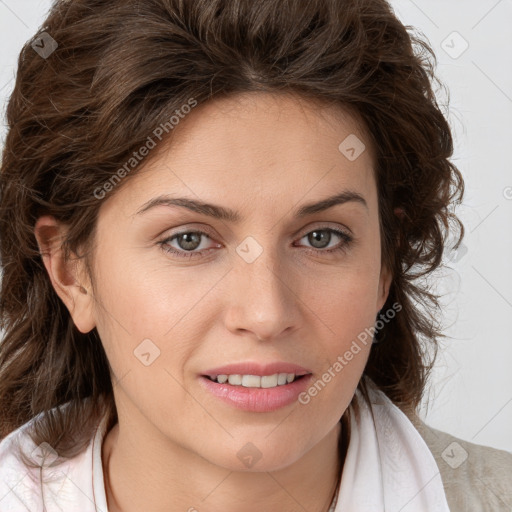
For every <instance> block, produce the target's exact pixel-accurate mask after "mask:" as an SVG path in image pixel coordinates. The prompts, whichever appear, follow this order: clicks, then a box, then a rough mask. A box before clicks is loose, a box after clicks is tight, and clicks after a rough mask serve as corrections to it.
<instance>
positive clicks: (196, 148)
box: [121, 92, 373, 213]
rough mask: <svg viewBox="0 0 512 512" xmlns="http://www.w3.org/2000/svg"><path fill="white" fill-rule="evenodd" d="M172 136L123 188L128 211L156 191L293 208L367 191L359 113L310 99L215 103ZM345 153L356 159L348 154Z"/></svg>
mask: <svg viewBox="0 0 512 512" xmlns="http://www.w3.org/2000/svg"><path fill="white" fill-rule="evenodd" d="M170 135H171V136H170V137H169V138H168V139H165V138H164V139H163V140H162V142H160V144H159V145H158V146H157V147H156V148H155V149H154V150H153V153H152V154H151V155H149V156H150V158H148V159H147V160H148V161H147V162H143V164H142V165H141V169H140V170H139V171H138V172H137V174H136V175H135V176H133V177H131V178H130V182H131V183H129V184H128V183H127V184H126V185H127V187H126V190H125V191H124V192H123V194H124V199H125V202H128V203H129V204H130V205H131V206H132V209H136V207H137V206H138V205H139V206H140V204H142V203H143V202H145V201H147V200H148V199H149V198H150V197H151V196H152V195H155V194H156V193H157V192H158V193H173V192H179V193H180V194H181V195H183V193H187V195H192V196H196V199H197V198H200V199H204V200H209V199H212V197H215V199H216V201H215V202H219V201H223V200H225V201H228V200H229V198H231V199H232V198H233V197H235V199H236V200H237V201H239V203H238V204H241V203H243V202H244V198H245V199H249V198H251V197H252V198H254V197H255V196H256V195H257V196H259V197H262V198H264V197H267V198H268V199H269V200H270V199H271V198H272V199H274V200H281V199H284V198H286V197H287V196H289V197H290V200H291V201H292V202H296V201H298V200H299V199H300V198H301V197H305V196H306V195H307V194H308V192H309V191H311V194H312V195H314V196H315V197H318V196H319V194H320V195H325V196H327V195H332V193H333V188H334V187H336V189H340V188H347V187H350V188H352V189H359V190H360V191H361V192H362V193H364V191H365V190H366V191H368V189H369V188H370V187H372V185H373V154H372V148H371V144H370V142H369V140H368V137H367V136H366V134H365V130H364V126H363V124H362V122H361V121H360V119H359V118H358V116H357V114H356V113H355V112H354V111H353V110H350V109H348V108H347V109H345V108H342V107H340V106H338V105H328V104H327V103H325V102H322V101H319V100H316V99H315V100H312V99H306V98H303V97H300V96H297V95H292V94H284V93H262V92H251V93H244V94H240V95H236V96H230V97H225V98H221V99H215V100H211V101H208V102H206V103H203V104H200V105H198V106H197V107H195V108H194V109H193V110H192V111H191V112H190V113H189V114H187V115H186V116H184V118H183V119H181V120H180V122H179V124H178V125H177V126H176V127H175V128H174V130H173V131H172V132H171V134H170ZM347 141H348V142H347ZM349 146H353V147H355V149H356V151H358V152H360V154H359V155H357V154H356V156H357V158H355V159H352V158H351V154H350V153H346V150H347V149H349V150H350V147H349ZM362 147H364V149H362ZM352 155H353V154H352ZM123 194H121V195H123ZM305 199H307V198H305ZM370 200H371V199H370ZM132 213H133V212H132Z"/></svg>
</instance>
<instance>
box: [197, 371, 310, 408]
mask: <svg viewBox="0 0 512 512" xmlns="http://www.w3.org/2000/svg"><path fill="white" fill-rule="evenodd" d="M312 378H313V374H312V373H307V374H303V375H295V374H293V373H292V374H287V373H280V374H273V375H263V376H262V375H251V374H248V375H241V374H230V375H228V374H219V375H200V376H199V382H200V384H201V387H202V388H203V389H204V391H206V393H207V394H208V395H210V396H212V397H214V398H215V399H217V400H219V401H220V402H222V403H224V404H227V405H229V406H230V407H235V408H237V409H240V410H243V411H246V412H258V413H263V412H273V411H276V410H278V409H281V408H283V407H286V406H289V405H292V404H294V403H296V402H297V400H298V399H299V396H300V395H301V394H302V393H304V392H305V391H306V389H307V388H308V386H309V385H310V382H311V380H312Z"/></svg>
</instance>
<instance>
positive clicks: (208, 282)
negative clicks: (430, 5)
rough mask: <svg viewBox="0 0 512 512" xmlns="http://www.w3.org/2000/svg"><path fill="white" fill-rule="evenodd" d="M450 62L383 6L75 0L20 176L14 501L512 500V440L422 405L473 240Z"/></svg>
mask: <svg viewBox="0 0 512 512" xmlns="http://www.w3.org/2000/svg"><path fill="white" fill-rule="evenodd" d="M414 45H417V46H418V48H417V50H420V51H416V49H414ZM428 54H430V55H432V53H431V49H430V48H429V46H428V45H427V44H426V43H425V42H423V41H421V40H419V39H416V38H415V37H414V36H411V35H409V34H408V32H407V31H406V29H405V27H404V26H403V25H402V24H401V23H400V22H399V21H398V20H397V19H396V17H395V15H394V13H393V12H392V10H391V8H390V6H389V5H388V4H387V3H386V2H385V1H383V0H371V1H366V2H364V3H363V2H357V1H355V0H348V1H344V2H334V1H331V0H318V1H316V2H298V1H292V0H289V1H279V2H277V1H275V0H260V1H259V2H249V1H244V0H224V1H213V0H195V1H189V2H184V1H182V0H145V1H142V2H141V1H139V2H135V1H123V2H121V1H117V0H109V1H99V0H72V1H58V2H56V3H55V4H54V5H53V8H52V10H51V12H50V14H49V16H48V18H47V19H46V21H45V23H44V26H43V31H42V32H41V33H40V34H38V36H36V38H34V40H33V41H31V42H29V43H27V45H26V46H25V48H24V49H23V50H22V53H21V57H20V60H19V67H18V76H17V82H16V86H15V89H14V92H13V94H12V97H11V98H10V101H9V104H8V109H7V120H8V125H9V132H8V135H7V139H6V144H5V148H4V152H3V161H2V168H1V174H0V192H1V196H2V206H1V210H0V221H1V229H2V237H1V246H0V250H1V258H2V265H3V268H4V275H3V282H2V289H1V299H0V307H1V318H2V328H3V329H4V332H5V334H4V338H3V341H2V344H1V345H0V375H1V378H0V407H1V410H2V415H3V417H4V422H3V425H2V437H3V440H2V442H1V443H0V476H1V478H0V480H1V482H2V483H1V484H0V500H1V501H0V508H2V510H3V509H6V510H15V511H17V510H27V509H28V510H39V509H46V510H77V511H92V510H102V511H106V510H107V509H108V510H109V511H110V512H118V511H123V512H127V511H132V510H133V511H139V510H150V511H164V510H165V511H169V510H173V511H175V510H183V511H185V510H188V511H190V512H191V511H203V510H208V511H220V510H223V511H235V510H237V511H239V510H244V511H246V512H252V511H260V510H265V511H271V512H272V511H278V510H279V511H283V510H286V511H292V510H293V511H295V510H308V511H318V512H325V511H337V512H340V511H353V510H357V511H358V512H364V511H372V512H373V511H376V510H382V511H384V510H386V511H388V510H401V511H404V512H405V511H429V512H431V511H448V510H465V511H466V510H479V511H480V510H509V507H510V503H511V501H510V490H511V487H512V486H511V485H510V481H509V477H508V475H507V473H506V471H509V469H510V467H511V466H512V463H511V458H512V455H511V454H508V453H507V452H501V451H499V450H493V449H490V448H485V447H478V446H477V445H472V444H470V443H465V442H464V441H461V440H455V438H453V437H451V436H449V435H448V434H445V433H441V432H438V431H435V430H434V429H429V428H428V427H427V426H426V425H424V424H423V423H422V422H421V421H420V420H419V418H418V417H417V416H416V413H415V411H416V407H417V406H418V404H419V402H420V400H421V396H422V394H423V390H424V389H425V386H426V382H427V378H428V375H429V371H430V369H431V367H432V364H433V358H432V359H431V360H429V359H428V357H427V351H426V350H425V346H426V345H428V346H429V347H432V348H433V349H435V348H436V342H437V340H438V339H439V338H440V337H441V336H442V333H441V331H440V327H439V325H438V323H437V322H436V321H435V319H436V317H437V314H438V309H439V306H438V302H437V297H436V296H435V295H433V294H431V293H430V292H429V291H428V290H427V289H426V288H424V287H422V286H420V285H419V284H418V283H417V282H415V280H416V279H417V277H418V276H421V275H423V276H428V275H429V274H430V273H431V272H433V271H434V270H435V269H436V268H437V267H438V266H439V265H440V264H441V256H442V252H443V245H444V241H445V240H446V236H447V234H448V232H449V231H450V229H449V228H450V225H449V221H454V223H455V225H456V226H458V227H459V228H460V238H459V242H460V240H461V239H462V236H463V234H464V229H463V226H462V223H461V222H460V220H459V219H458V218H457V217H456V216H455V215H454V214H453V213H451V212H450V211H449V210H450V208H451V207H452V206H453V205H454V204H455V203H457V202H460V200H461V199H462V196H463V190H464V185H463V180H462V176H461V174H460V172H459V171H458V169H457V168H456V167H455V166H454V165H453V164H452V163H451V162H450V161H449V160H448V158H449V157H450V156H451V154H452V150H453V148H452V138H451V134H450V130H449V126H448V124H447V122H446V120H445V118H444V117H443V115H442V113H441V111H440V110H439V108H438V106H437V104H436V101H435V96H434V93H433V91H432V81H433V80H434V79H435V77H434V74H433V70H432V64H431V62H430V60H429V59H428ZM432 56H433V55H432ZM421 305H423V306H424V307H420V306H421ZM453 443H456V444H457V446H455V444H453ZM446 449H448V450H449V452H447V453H448V456H447V455H446V453H444V451H445V450H446ZM450 450H451V451H450ZM461 450H464V451H465V452H466V453H467V454H469V457H467V458H466V459H467V460H462V459H463V458H464V457H463V453H462V451H461ZM480 452H482V453H480ZM451 454H453V455H451ZM473 454H479V457H478V459H477V460H476V462H473V458H474V457H473ZM450 457H451V458H450ZM446 460H449V461H450V465H448V464H447V463H446V462H445V461H446ZM485 463H493V464H494V463H500V464H502V467H501V469H499V470H498V468H495V469H494V473H493V474H492V482H493V484H494V487H493V486H489V485H485V482H484V485H483V486H482V485H481V484H480V483H479V482H480V481H482V478H489V475H488V474H487V475H486V476H483V475H482V474H481V473H480V471H481V470H482V467H483V464H485ZM443 464H444V466H443ZM507 468H508V469H507ZM454 475H455V476H456V477H455V478H454ZM477 485H480V486H481V487H483V488H484V489H485V491H482V492H480V491H478V492H476V496H475V495H473V496H472V495H471V494H470V493H469V491H468V489H469V490H471V489H475V488H476V487H475V486H477ZM496 489H499V492H496ZM468 496H469V497H471V499H473V500H474V501H473V502H472V503H466V502H465V501H464V499H465V498H466V497H468ZM507 500H508V501H507ZM499 507H501V508H499ZM507 507H508V508H507Z"/></svg>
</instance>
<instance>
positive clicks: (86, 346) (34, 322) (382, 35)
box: [0, 0, 464, 457]
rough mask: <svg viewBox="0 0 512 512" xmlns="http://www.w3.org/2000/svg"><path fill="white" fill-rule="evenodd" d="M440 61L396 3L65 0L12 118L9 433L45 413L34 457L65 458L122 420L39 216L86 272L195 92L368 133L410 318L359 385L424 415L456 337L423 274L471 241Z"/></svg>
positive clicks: (388, 241) (6, 353)
mask: <svg viewBox="0 0 512 512" xmlns="http://www.w3.org/2000/svg"><path fill="white" fill-rule="evenodd" d="M42 32H47V33H48V34H49V35H50V36H51V37H52V38H53V39H54V40H55V41H56V42H57V45H58V46H57V48H56V49H55V50H54V51H53V53H51V55H49V56H46V58H44V57H42V56H40V55H39V54H38V53H37V52H36V51H35V50H34V48H33V47H32V45H31V43H32V42H34V41H35V40H36V37H39V35H40V34H41V33H42ZM435 66H436V57H435V55H434V53H433V50H432V49H431V47H430V45H429V42H428V41H427V40H425V38H422V37H421V36H420V35H418V34H417V33H416V32H415V31H413V30H412V27H409V26H404V25H403V24H402V23H401V22H400V21H399V20H398V19H397V17H396V16H395V13H394V12H393V9H392V8H391V6H390V5H389V4H388V3H387V2H386V1H385V0H364V1H362V0H343V1H342V0H315V1H314V2H305V1H300V0H258V1H257V2H255V1H252V0H189V1H184V0H138V1H134V0H122V1H121V0H72V1H64V0H61V1H55V2H54V4H53V5H52V7H51V10H50V12H49V14H48V16H47V18H46V20H45V21H44V23H43V24H42V26H41V28H40V30H39V31H38V34H37V35H36V36H34V38H33V39H31V40H30V41H28V42H27V43H26V44H25V45H24V47H23V48H22V50H21V52H20V55H19V60H18V68H17V76H16V82H15V87H14V90H13V92H12V95H11V96H10V99H9V102H8V105H7V111H6V114H7V116H6V117H7V126H8V132H7V137H6V141H5V147H4V148H3V154H2V163H1V172H0V196H1V206H0V229H1V234H0V237H1V238H0V258H1V265H2V267H3V279H2V283H1V293H0V327H1V328H2V330H3V331H4V334H3V340H2V342H1V343H0V411H1V416H2V423H1V431H0V436H1V437H4V436H6V435H7V434H9V433H10V432H12V431H13V430H14V429H16V428H17V427H19V426H21V425H23V424H24V423H26V422H28V421H29V420H30V419H32V418H34V417H35V416H36V415H40V420H39V419H38V421H37V422H35V425H34V431H33V432H32V433H31V436H32V439H33V440H34V442H35V443H36V445H39V444H40V443H41V442H42V441H46V442H48V443H49V444H50V445H51V446H52V447H53V448H54V449H55V450H56V451H57V452H58V454H59V455H60V456H61V457H71V456H74V455H76V454H77V453H79V452H80V451H82V450H83V449H84V448H85V446H86V444H87V443H88V441H89V439H90V436H91V432H92V428H93V426H94V425H95V424H96V422H97V420H98V417H99V415H103V414H105V413H106V414H108V415H109V423H108V424H109V428H110V427H111V426H112V425H113V424H114V423H115V422H116V421H117V412H116V406H115V402H114V396H113V391H112V385H113V384H112V378H111V373H110V366H109V363H108V360H107V358H106V355H105V352H104V350H103V347H102V344H101V340H100V339H99V336H98V334H97V331H96V329H93V330H92V331H91V332H89V333H87V334H84V333H81V332H80V331H78V329H77V328H76V326H75V325H74V323H73V320H72V318H71V316H70V314H69V311H68V309H67V308H66V306H65V305H64V303H63V302H62V301H61V300H60V298H59V297H58V295H57V294H56V292H55V291H54V289H53V287H52V284H51V281H50V279H49V276H48V274H47V272H46V269H45V266H44V264H43V262H42V258H41V254H40V252H39V249H38V245H37V242H36V239H35V236H34V225H35V222H36V220H37V218H38V217H39V216H41V215H45V214H48V215H53V216H54V217H55V218H56V219H58V220H60V221H61V222H63V223H66V224H67V225H68V226H69V231H68V233H67V237H66V238H65V239H64V240H63V242H62V249H63V251H64V254H65V255H66V257H71V254H79V249H80V248H83V247H87V248H89V250H86V251H85V252H84V253H83V254H81V255H79V257H80V258H85V260H84V261H85V262H86V264H87V268H89V269H91V268H93V267H92V266H91V265H92V259H91V250H90V248H91V247H93V246H94V236H95V225H96V221H97V214H98V209H99V208H100V206H101V204H102V202H103V201H104V200H105V199H108V197H110V195H109V194H114V193H115V192H116V190H119V189H120V187H121V186H122V185H123V184H125V183H126V182H127V181H128V180H129V179H130V178H131V176H133V175H135V173H136V172H137V169H134V170H133V171H131V173H130V174H129V175H127V176H126V177H124V179H123V181H122V183H120V184H119V185H118V186H117V187H116V190H114V191H112V192H110V193H109V194H107V195H106V198H105V199H98V198H97V197H96V196H97V194H95V191H97V190H98V187H100V186H103V184H104V183H105V182H106V181H108V180H109V179H110V180H111V179H112V177H113V176H114V175H115V174H116V171H118V170H119V167H120V166H121V165H122V164H123V163H124V162H126V161H127V160H128V159H129V158H130V157H131V156H132V154H133V152H134V151H135V150H137V149H139V148H140V147H141V146H143V145H144V144H145V143H146V142H147V138H148V135H150V134H151V133H153V131H154V130H155V129H156V128H157V127H158V126H160V125H161V124H162V123H165V122H167V121H168V120H169V117H170V115H172V113H174V112H175V111H176V110H177V109H178V110H179V109H180V108H181V107H182V106H183V105H185V104H187V103H188V102H189V100H190V99H191V98H194V99H195V101H197V102H198V104H201V103H203V102H205V101H208V100H209V99H211V98H215V97H221V96H229V95H233V94H237V93H243V92H251V91H268V92H289V93H295V94H299V95H301V96H302V97H305V98H309V99H310V100H314V101H321V102H323V103H325V104H326V105H327V106H333V107H334V106H340V107H342V108H345V109H347V110H350V111H353V112H356V113H357V114H358V116H359V117H358V119H360V120H361V121H362V122H363V126H364V128H365V131H366V133H367V136H368V137H369V141H370V142H371V146H372V147H373V148H374V151H375V169H374V171H375V177H376V182H377V188H378V197H379V221H380V233H381V242H382V263H383V264H386V265H387V266H388V268H390V270H391V271H392V275H393V281H392V285H391V288H390V291H389V297H388V300H387V302H386V304H385V305H384V307H383V310H388V309H390V308H391V305H392V304H400V306H401V310H400V312H399V313H398V314H396V316H395V318H394V319H393V320H392V321H389V322H386V323H385V325H384V327H383V328H382V329H381V330H379V331H378V332H377V333H376V334H375V336H376V338H375V341H376V342H375V343H374V344H373V345H372V349H371V352H370V357H369V360H368V363H367V365H366V367H365V370H364V374H363V375H366V376H368V377H369V378H371V379H372V380H373V382H374V383H375V384H376V385H377V386H378V387H379V388H380V389H381V390H382V391H384V392H385V393H386V394H387V396H388V397H389V398H390V399H391V400H392V401H393V402H394V403H395V404H397V405H399V406H401V407H404V408H405V407H412V408H414V409H415V408H416V407H417V406H418V404H419V403H420V401H421V399H422V396H423V392H424V389H425V386H426V383H427V380H428V377H429V373H430V370H431V368H432V366H433V364H434V360H435V356H436V355H437V348H438V340H439V338H440V337H442V336H443V337H444V336H445V335H444V334H442V332H441V325H440V322H438V321H437V319H438V318H439V317H440V316H441V315H440V305H439V303H438V298H439V297H438V296H437V295H435V294H433V293H431V291H430V290H429V288H428V287H427V285H426V284H420V283H419V282H418V278H422V277H426V276H429V275H430V274H431V273H432V272H434V271H435V270H436V269H437V268H438V267H439V266H441V265H442V264H443V261H442V256H443V251H444V247H445V245H446V242H447V239H448V235H449V233H450V232H451V230H452V228H453V227H457V228H459V231H460V237H459V238H458V241H457V244H456V246H455V248H457V247H458V245H459V244H460V242H461V241H462V238H463V236H464V226H463V225H462V222H461V221H460V220H459V219H458V218H457V216H456V215H455V213H454V212H453V211H452V206H454V205H456V204H457V203H460V202H461V201H462V197H463V193H464V182H463V178H462V175H461V173H460V171H459V170H458V169H457V167H456V166H455V165H454V164H453V163H451V162H450V161H449V157H450V156H451V155H452V152H453V142H452V135H451V133H450V127H449V125H448V122H447V120H446V119H445V117H444V115H443V112H442V111H441V109H440V107H439V105H438V103H437V100H436V96H435V90H434V84H438V85H440V86H442V88H443V90H444V89H446V88H445V87H444V86H443V84H442V83H441V82H440V81H439V79H438V78H437V77H436V76H435V74H434V68H435ZM169 133H172V132H169ZM171 144H172V142H171ZM147 158H149V157H147ZM452 225H453V226H452ZM431 349H433V350H431ZM364 380H365V379H361V381H360V383H359V385H358V386H359V387H360V389H361V390H362V392H363V393H364V395H365V397H367V396H368V395H367V390H366V388H365V385H364ZM64 405H65V407H61V406H64ZM51 409H54V411H53V412H52V413H50V412H49V411H50V410H51ZM347 411H348V409H347ZM342 421H345V423H344V424H345V425H346V421H347V416H346V414H344V416H343V418H342ZM344 432H346V431H345V429H344ZM346 441H347V439H345V442H346Z"/></svg>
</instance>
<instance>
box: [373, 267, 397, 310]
mask: <svg viewBox="0 0 512 512" xmlns="http://www.w3.org/2000/svg"><path fill="white" fill-rule="evenodd" d="M392 279H393V276H392V275H391V272H390V270H389V269H388V267H387V266H386V265H384V264H382V265H381V270H380V279H379V293H378V296H377V310H376V311H375V314H376V315H377V314H378V313H379V311H380V310H381V309H382V308H383V307H384V304H385V303H386V301H387V300H388V295H389V289H390V287H391V281H392Z"/></svg>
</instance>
